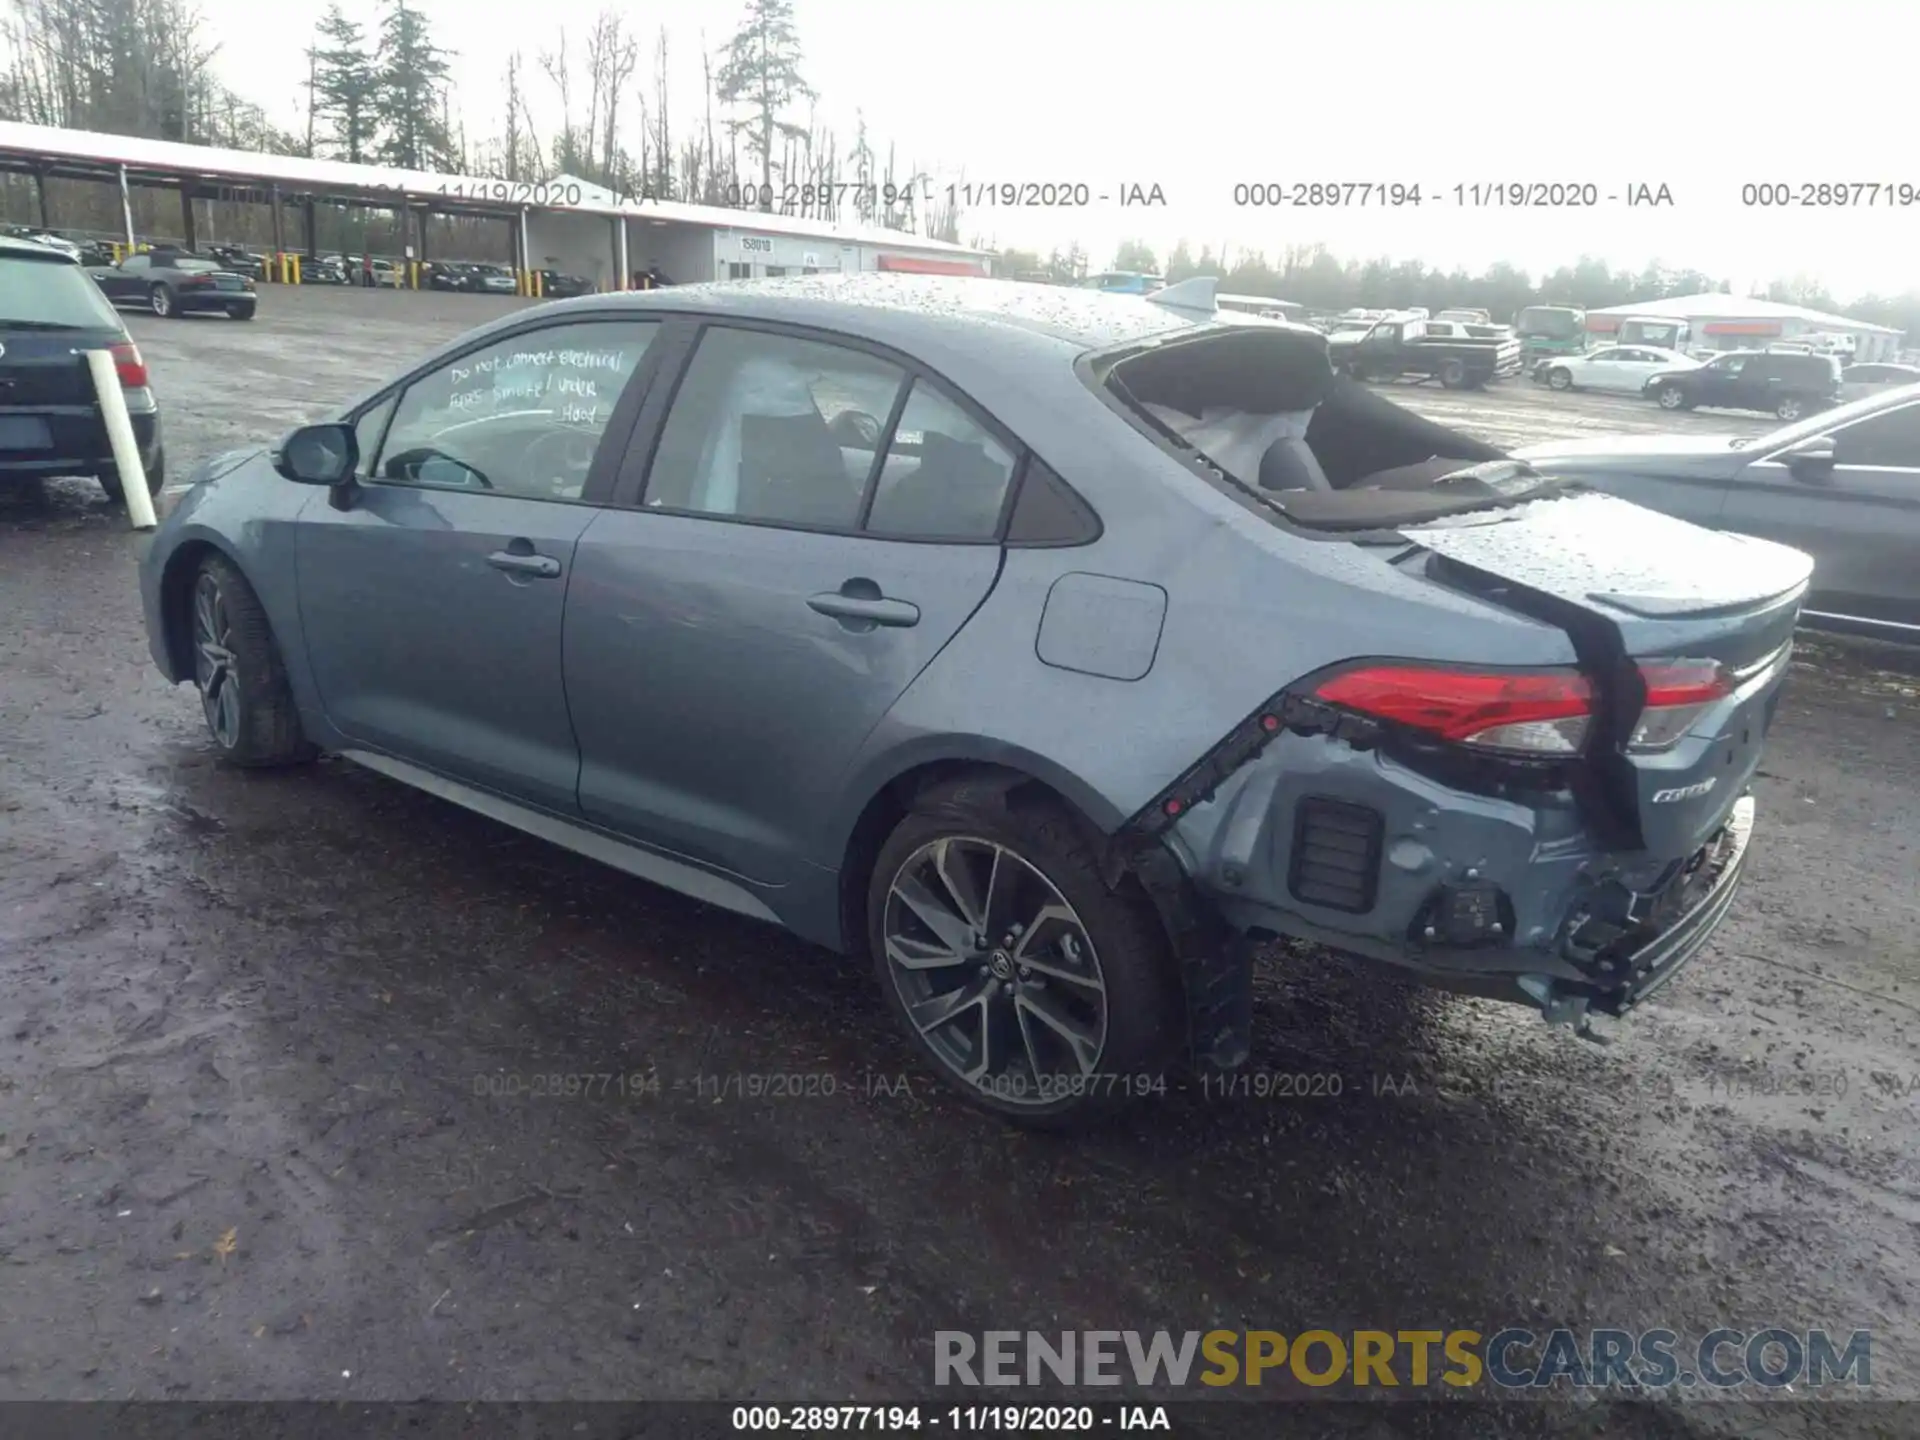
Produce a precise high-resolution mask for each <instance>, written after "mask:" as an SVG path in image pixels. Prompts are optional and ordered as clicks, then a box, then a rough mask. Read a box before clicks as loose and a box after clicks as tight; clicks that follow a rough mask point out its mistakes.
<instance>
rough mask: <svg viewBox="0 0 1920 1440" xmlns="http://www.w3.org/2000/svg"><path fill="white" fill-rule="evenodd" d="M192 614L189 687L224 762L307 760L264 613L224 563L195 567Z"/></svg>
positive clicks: (254, 764)
mask: <svg viewBox="0 0 1920 1440" xmlns="http://www.w3.org/2000/svg"><path fill="white" fill-rule="evenodd" d="M190 615H191V618H190V622H189V623H190V626H191V632H190V633H191V638H192V644H193V685H194V689H196V690H198V691H199V692H200V709H201V712H202V713H203V714H204V715H205V716H206V720H207V729H208V731H209V732H210V733H211V734H212V735H213V742H214V744H215V745H217V746H219V747H220V755H221V758H222V759H224V760H226V761H227V762H228V763H230V764H233V765H240V766H244V767H246V768H248V769H260V768H265V767H268V766H274V765H291V764H294V763H296V762H298V761H301V760H308V759H311V758H312V757H313V754H314V748H313V746H312V745H310V744H308V743H307V738H306V736H305V734H304V733H303V732H302V731H301V728H300V712H299V711H298V710H297V709H296V708H295V706H294V703H293V690H292V687H291V686H289V685H288V683H287V671H286V666H285V664H284V663H282V661H281V658H280V649H279V646H278V645H277V644H276V643H275V642H274V638H273V627H272V625H270V624H269V623H268V621H267V612H266V609H265V608H264V607H263V606H262V605H261V604H260V597H259V596H258V595H256V594H255V593H254V590H253V586H251V585H249V584H248V583H247V577H246V576H244V575H242V574H241V573H240V571H239V569H238V568H237V567H235V566H234V564H233V563H232V562H231V561H230V560H228V559H226V558H225V557H224V556H221V555H209V556H208V557H207V558H206V559H205V560H203V561H201V562H200V568H199V570H198V572H197V573H196V574H195V575H194V577H193V592H192V610H191V612H190Z"/></svg>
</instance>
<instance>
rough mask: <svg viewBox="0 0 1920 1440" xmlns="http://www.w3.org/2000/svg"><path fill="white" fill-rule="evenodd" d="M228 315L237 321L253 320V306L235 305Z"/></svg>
mask: <svg viewBox="0 0 1920 1440" xmlns="http://www.w3.org/2000/svg"><path fill="white" fill-rule="evenodd" d="M227 314H229V315H231V316H232V317H233V318H234V319H235V320H251V319H252V318H253V306H251V305H235V306H233V307H232V308H231V309H230V310H228V311H227Z"/></svg>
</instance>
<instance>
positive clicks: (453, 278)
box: [420, 260, 477, 290]
mask: <svg viewBox="0 0 1920 1440" xmlns="http://www.w3.org/2000/svg"><path fill="white" fill-rule="evenodd" d="M472 270H473V267H472V266H471V265H464V264H462V263H460V262H459V261H457V260H428V261H424V262H423V263H422V264H421V266H420V283H421V284H422V285H424V286H425V287H426V288H427V289H429V290H473V289H475V288H477V287H476V286H475V284H474V277H473V274H472Z"/></svg>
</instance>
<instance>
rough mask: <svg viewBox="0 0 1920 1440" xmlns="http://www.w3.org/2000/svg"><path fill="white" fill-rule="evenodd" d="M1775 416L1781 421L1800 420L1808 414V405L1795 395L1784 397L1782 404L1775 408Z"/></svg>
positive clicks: (1781, 398)
mask: <svg viewBox="0 0 1920 1440" xmlns="http://www.w3.org/2000/svg"><path fill="white" fill-rule="evenodd" d="M1773 413H1774V416H1775V417H1776V418H1777V419H1781V420H1798V419H1799V418H1800V417H1801V416H1802V415H1804V414H1806V413H1807V403H1806V401H1804V400H1801V399H1800V398H1798V397H1797V396H1794V395H1783V396H1781V397H1780V403H1779V404H1778V405H1775V406H1774V407H1773Z"/></svg>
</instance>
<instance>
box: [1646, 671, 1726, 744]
mask: <svg viewBox="0 0 1920 1440" xmlns="http://www.w3.org/2000/svg"><path fill="white" fill-rule="evenodd" d="M1640 679H1641V680H1642V682H1644V683H1645V685H1646V687H1647V704H1646V709H1645V710H1643V711H1642V712H1641V714H1640V723H1639V724H1638V725H1636V726H1635V727H1634V731H1633V739H1632V740H1631V741H1629V742H1628V745H1627V748H1628V749H1630V750H1637V751H1640V752H1642V753H1646V752H1648V751H1658V750H1670V749H1672V748H1673V747H1674V746H1675V745H1677V744H1679V743H1680V737H1681V736H1682V735H1685V734H1686V733H1687V731H1688V730H1690V729H1692V728H1693V724H1694V722H1695V721H1696V720H1698V719H1699V718H1700V717H1701V716H1702V715H1703V714H1705V713H1706V712H1707V711H1708V710H1711V709H1712V708H1713V707H1714V706H1715V705H1717V704H1718V703H1719V702H1720V701H1722V700H1724V699H1725V698H1726V697H1727V696H1728V695H1730V694H1732V693H1733V682H1732V680H1731V679H1730V678H1729V677H1728V675H1727V673H1726V671H1725V670H1723V669H1722V668H1721V666H1720V664H1719V662H1718V661H1714V660H1647V661H1643V662H1641V665H1640Z"/></svg>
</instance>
